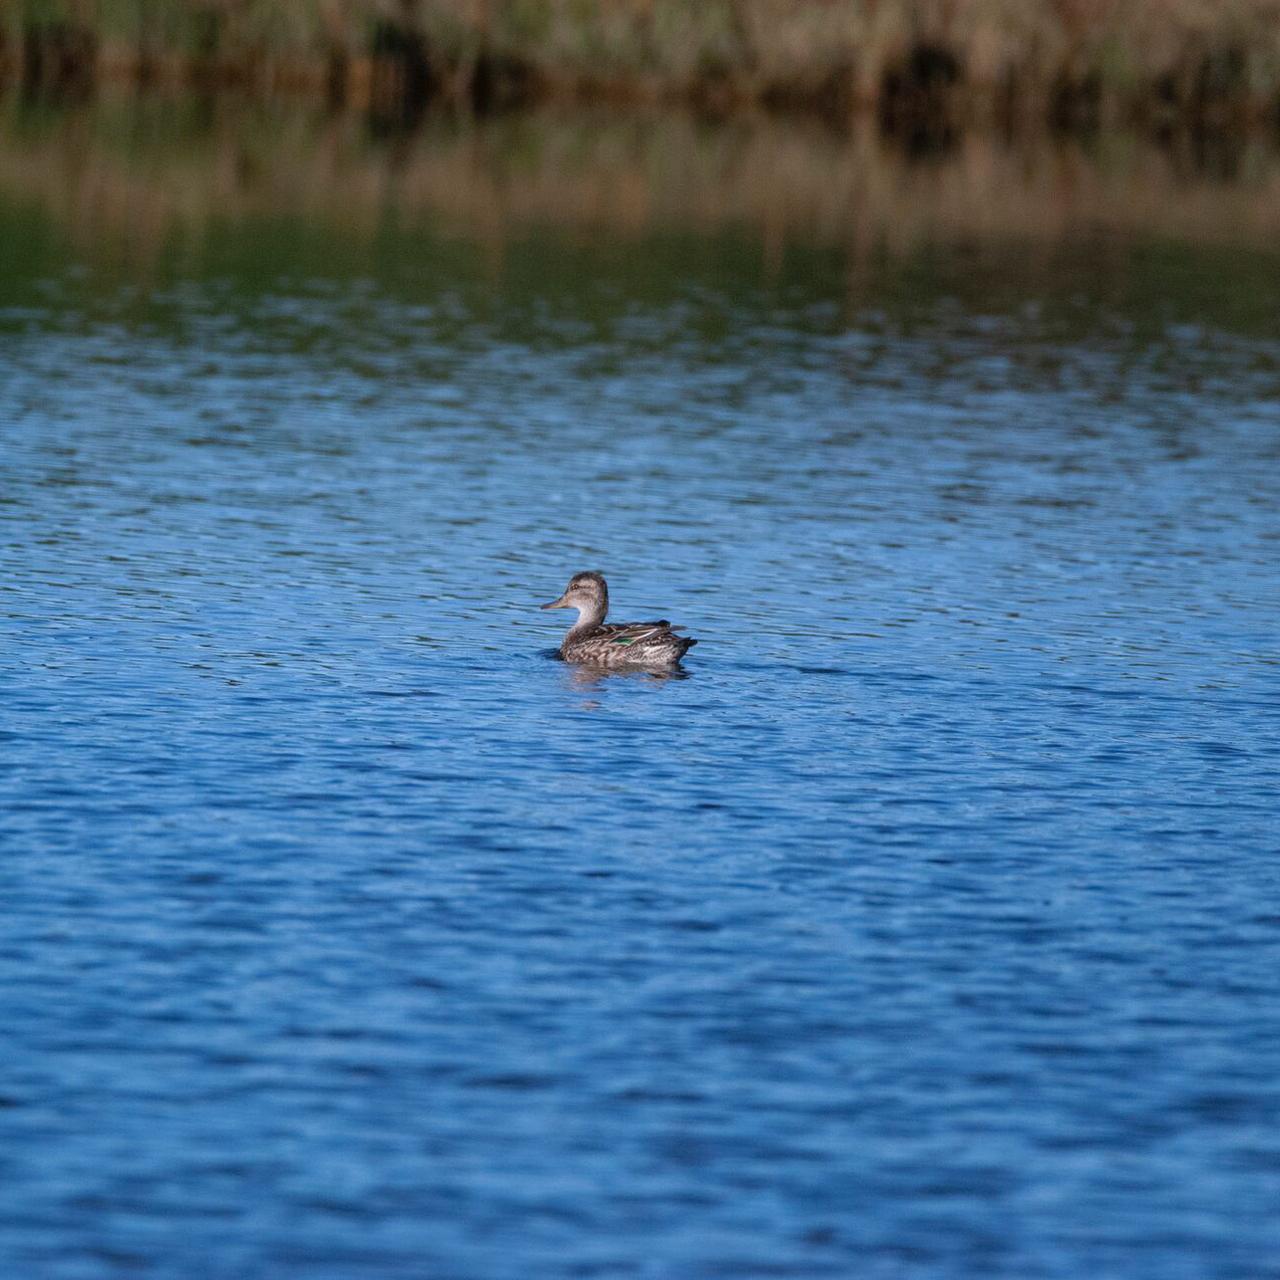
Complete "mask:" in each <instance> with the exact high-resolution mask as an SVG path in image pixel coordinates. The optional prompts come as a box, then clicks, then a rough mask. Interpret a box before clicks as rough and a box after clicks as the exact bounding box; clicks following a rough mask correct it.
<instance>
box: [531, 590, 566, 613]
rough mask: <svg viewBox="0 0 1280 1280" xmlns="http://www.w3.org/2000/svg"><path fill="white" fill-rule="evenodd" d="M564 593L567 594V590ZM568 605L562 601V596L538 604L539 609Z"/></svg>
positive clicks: (559, 607)
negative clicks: (546, 602) (547, 602)
mask: <svg viewBox="0 0 1280 1280" xmlns="http://www.w3.org/2000/svg"><path fill="white" fill-rule="evenodd" d="M565 595H568V592H565ZM568 607H569V606H568V605H567V604H565V602H564V596H561V597H560V599H559V600H552V601H551V602H550V603H549V604H540V605H539V606H538V608H539V609H567V608H568Z"/></svg>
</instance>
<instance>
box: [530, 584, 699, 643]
mask: <svg viewBox="0 0 1280 1280" xmlns="http://www.w3.org/2000/svg"><path fill="white" fill-rule="evenodd" d="M541 607H542V608H543V609H577V611H578V620H577V622H575V623H574V624H573V626H571V627H570V628H569V631H568V634H567V635H566V636H565V638H564V641H563V642H562V643H561V645H560V656H561V657H562V658H563V659H564V660H565V661H566V662H579V663H583V664H586V665H589V666H593V667H674V666H676V665H677V664H678V663H679V661H680V659H681V658H683V657H684V655H685V654H686V653H688V652H689V650H690V649H692V648H693V646H694V645H695V644H697V643H698V642H697V641H696V640H694V639H691V638H690V637H689V636H679V635H676V632H677V631H680V630H683V628H682V627H673V626H672V625H671V623H669V622H668V621H667V620H666V618H659V619H658V620H657V621H656V622H608V623H606V622H605V620H604V619H605V615H606V614H607V613H608V612H609V586H608V583H606V582H605V580H604V575H603V574H601V573H596V572H594V571H588V572H585V573H575V574H574V575H573V577H572V578H570V579H569V585H568V586H567V587H566V588H565V589H564V594H563V595H562V596H561V597H560V598H559V599H558V600H552V601H550V602H549V603H547V604H544V605H542V606H541Z"/></svg>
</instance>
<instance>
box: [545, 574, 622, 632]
mask: <svg viewBox="0 0 1280 1280" xmlns="http://www.w3.org/2000/svg"><path fill="white" fill-rule="evenodd" d="M542 608H544V609H577V611H578V623H579V625H581V624H583V623H586V622H589V623H590V624H591V625H592V626H595V625H597V624H599V623H600V622H601V621H603V619H604V615H605V614H606V613H608V611H609V588H608V587H607V586H606V585H605V580H604V576H603V574H599V573H575V574H574V575H573V577H572V578H570V579H569V585H568V586H567V587H565V589H564V595H562V596H561V597H560V599H559V600H552V601H550V602H549V603H547V604H544V605H543V606H542Z"/></svg>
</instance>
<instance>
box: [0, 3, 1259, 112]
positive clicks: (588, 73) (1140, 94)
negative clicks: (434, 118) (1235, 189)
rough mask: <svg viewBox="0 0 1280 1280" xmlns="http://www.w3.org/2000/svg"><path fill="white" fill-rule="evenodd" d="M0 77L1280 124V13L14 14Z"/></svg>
mask: <svg viewBox="0 0 1280 1280" xmlns="http://www.w3.org/2000/svg"><path fill="white" fill-rule="evenodd" d="M0 77H3V78H7V79H8V80H9V81H10V82H13V81H17V80H20V81H22V82H24V83H25V84H26V85H27V86H28V87H36V88H40V87H45V88H50V87H53V88H58V87H67V86H74V85H79V86H84V85H89V84H92V83H93V82H94V81H95V80H98V79H101V78H104V77H112V78H119V77H125V78H131V79H137V80H140V81H151V82H154V81H157V80H159V81H175V80H176V81H192V80H198V81H212V82H215V83H221V82H228V81H232V82H237V83H242V84H247V85H251V86H254V87H257V88H262V89H272V88H281V87H292V88H307V89H311V90H314V91H317V92H323V93H327V94H329V95H331V96H333V97H337V98H342V99H346V100H349V101H352V102H354V103H356V104H357V105H369V106H373V107H378V106H380V105H381V106H383V107H390V106H393V105H397V104H398V105H405V104H410V105H418V104H420V103H421V102H423V101H426V100H428V99H431V98H437V99H442V100H454V101H460V102H466V103H470V104H472V105H478V106H486V105H493V104H495V103H501V102H503V101H513V100H525V99H528V98H534V97H540V98H546V97H563V96H571V97H597V98H599V97H623V98H628V99H668V100H669V99H679V100H686V101H695V102H698V103H701V104H703V105H706V106H709V107H713V108H716V109H722V110H728V109H731V108H736V107H741V106H748V105H766V106H770V105H772V106H788V105H791V106H801V105H802V106H811V107H817V108H820V109H822V110H824V111H827V112H834V113H848V112H851V111H854V110H857V109H858V108H874V109H877V110H879V111H880V112H881V113H882V115H883V116H884V118H885V121H886V123H889V124H890V125H893V124H902V125H903V126H904V127H911V125H912V123H913V122H914V121H916V120H918V119H919V118H922V117H929V118H934V117H937V116H940V115H941V116H946V117H948V118H951V117H955V118H956V119H964V118H970V117H973V116H983V117H1000V118H1009V119H1012V120H1023V119H1030V120H1039V121H1048V122H1052V123H1057V124H1068V125H1070V124H1084V125H1090V124H1094V123H1107V122H1114V121H1116V120H1120V119H1127V120H1133V119H1140V120H1144V121H1151V122H1154V123H1157V124H1161V123H1166V122H1178V121H1182V122H1194V123H1209V124H1213V125H1220V126H1225V125H1236V124H1241V123H1246V122H1258V121H1270V122H1272V123H1276V122H1277V121H1280V0H9V2H8V3H7V4H6V5H5V6H4V9H3V12H2V13H0Z"/></svg>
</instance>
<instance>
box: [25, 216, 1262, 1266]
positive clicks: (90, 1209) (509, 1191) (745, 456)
mask: <svg viewBox="0 0 1280 1280" xmlns="http://www.w3.org/2000/svg"><path fill="white" fill-rule="evenodd" d="M0 222H2V224H3V227H2V229H3V230H4V231H5V232H6V234H5V235H4V236H3V240H4V242H5V243H6V244H7V245H8V246H9V249H8V251H7V252H8V256H7V258H6V264H7V266H8V267H9V268H10V269H9V270H7V271H6V275H5V280H6V282H5V283H4V284H3V285H0V387H2V388H3V406H4V408H3V433H4V434H3V455H2V456H3V475H4V484H3V492H2V493H0V625H2V626H3V634H4V648H3V655H4V656H3V659H2V660H0V681H2V684H0V690H2V696H3V708H4V710H3V730H2V739H3V753H2V755H0V762H2V765H3V774H2V775H0V776H2V781H0V794H2V795H3V814H2V816H0V838H2V840H3V848H4V857H3V860H0V894H2V900H3V902H4V903H5V912H4V923H3V926H2V927H0V982H2V983H3V988H2V989H3V997H2V1003H0V1016H2V1019H3V1024H4V1026H5V1028H6V1042H7V1046H6V1050H5V1053H4V1054H3V1056H2V1057H0V1134H2V1135H3V1141H2V1142H0V1174H2V1176H3V1180H4V1185H5V1187H6V1193H5V1195H4V1197H3V1201H2V1202H0V1258H3V1259H4V1260H5V1264H6V1265H5V1270H6V1272H7V1273H8V1274H13V1275H22V1276H40V1277H42V1280H50V1278H57V1280H62V1278H64V1277H65V1278H67V1280H81V1278H84V1280H98V1278H99V1277H113V1278H114V1277H117V1276H119V1277H123V1276H135V1275H142V1276H148V1277H157V1278H162V1280H171V1278H172V1280H179V1278H182V1280H186V1278H188V1277H191V1276H194V1275H200V1276H208V1277H218V1278H219V1280H222V1278H225V1280H231V1278H233V1277H234V1278H235V1280H251V1278H255V1277H262V1278H263V1280H282V1278H287V1277H299V1278H302V1277H306V1278H307V1280H316V1278H318V1277H326V1278H327V1277H333V1278H334V1280H337V1278H339V1277H341V1278H342V1280H350V1278H351V1277H361V1278H362V1280H365V1278H368V1280H374V1278H377V1280H384V1278H387V1280H389V1278H392V1277H406V1278H408V1277H422V1276H432V1277H458V1278H463V1280H475V1278H477V1277H486V1278H487V1277H494V1278H495V1280H496V1278H500V1277H508V1276H510V1277H516V1276H528V1275H537V1276H545V1277H558V1276H565V1277H569V1276H575V1277H588V1276H599V1277H610V1278H612V1277H622V1276H637V1277H653V1278H662V1280H666V1278H667V1277H672V1276H682V1277H683V1276H689V1277H693V1276H698V1277H702V1276H706V1277H711V1276H720V1277H726V1276H727V1277H742V1278H754V1277H761V1276H772V1275H778V1276H796V1277H805V1278H808V1277H818V1276H833V1277H849V1276H854V1275H856V1276H859V1277H884V1278H889V1277H893V1278H894V1280H898V1278H901V1277H913V1278H914V1277H920V1278H921V1280H924V1278H926V1277H927V1278H929V1280H935V1278H937V1277H974V1278H975V1280H977V1278H979V1277H980V1278H982V1280H994V1278H997V1277H1009V1278H1011V1280H1012V1278H1014V1277H1016V1278H1018V1280H1028V1278H1030V1277H1052V1278H1059V1277H1075V1276H1083V1275H1109V1276H1110V1275H1114V1276H1125V1277H1126V1278H1128V1280H1140V1278H1143V1277H1151V1280H1156V1278H1159V1280H1171V1278H1177V1277H1196V1278H1197V1280H1203V1278H1205V1277H1214V1278H1217V1280H1257V1278H1258V1277H1262V1276H1267V1275H1272V1274H1276V1273H1275V1267H1276V1258H1277V1257H1280V1230H1278V1228H1277V1221H1280V1219H1278V1218H1277V1208H1278V1207H1280V1139H1278V1138H1277V1129H1276V1116H1277V1108H1278V1105H1280V1086H1277V1083H1276V1081H1277V1079H1278V1078H1280V1077H1278V1074H1277V1068H1280V1008H1278V1006H1277V1001H1276V996H1275V974H1276V973H1277V972H1280V905H1278V904H1280V873H1278V872H1277V863H1276V855H1277V824H1276V812H1275V811H1276V800H1275V797H1276V789H1277V783H1278V782H1280V736H1278V735H1277V730H1276V713H1277V709H1278V706H1277V697H1276V679H1277V675H1278V674H1280V672H1278V668H1277V652H1276V627H1277V622H1278V621H1280V610H1278V608H1277V600H1280V594H1278V592H1277V585H1278V584H1277V573H1276V567H1275V566H1276V563H1277V560H1278V558H1280V531H1278V530H1277V524H1276V510H1277V500H1278V499H1280V494H1278V493H1277V481H1276V476H1277V464H1278V463H1280V411H1278V410H1277V407H1276V404H1277V401H1276V393H1277V390H1280V340H1278V339H1277V337H1276V333H1275V330H1274V328H1273V327H1271V326H1272V323H1273V321H1274V319H1275V317H1276V316H1277V315H1278V314H1280V309H1278V304H1280V289H1278V288H1277V286H1276V284H1275V281H1277V280H1280V274H1277V273H1276V272H1275V270H1274V267H1275V265H1276V264H1275V262H1274V260H1273V259H1272V258H1269V257H1267V256H1266V255H1265V254H1263V255H1262V256H1261V257H1260V256H1258V251H1254V250H1246V249H1243V248H1238V249H1234V250H1229V249H1227V250H1224V249H1219V250H1215V251H1213V252H1212V253H1210V252H1208V251H1200V250H1195V249H1192V248H1189V247H1187V246H1186V245H1185V244H1183V245H1178V244H1170V243H1165V242H1157V241H1150V242H1142V243H1138V242H1125V243H1123V244H1116V243H1114V242H1111V241H1107V242H1097V243H1083V244H1080V245H1078V246H1076V247H1075V248H1071V249H1062V250H1055V251H1054V252H1053V253H1052V254H1049V255H1048V256H1047V258H1046V256H1045V255H1044V254H1042V253H1040V254H1031V253H1028V251H1027V248H1026V246H1020V245H1018V244H1016V243H1011V244H1008V245H1006V246H1005V247H1004V248H1002V249H1001V250H1000V252H998V253H994V252H989V251H987V250H984V251H982V252H978V253H975V252H974V251H973V250H972V247H968V248H966V247H965V246H956V245H952V246H947V245H939V246H934V247H933V248H932V249H930V250H928V251H922V252H920V253H914V254H912V255H910V256H908V257H906V258H903V259H896V260H893V261H890V262H883V263H880V264H879V265H878V266H876V267H874V269H872V270H870V271H867V270H862V271H860V272H859V273H858V274H857V277H856V284H851V278H852V277H851V274H850V270H849V263H848V262H847V261H845V260H844V259H843V258H842V257H841V256H840V254H839V253H838V252H836V251H835V250H832V249H831V248H829V247H826V248H824V247H821V246H806V245H804V244H790V245H788V246H787V248H786V251H785V252H784V253H783V254H782V255H781V257H780V258H777V257H774V258H772V259H771V258H769V256H768V255H762V254H761V253H760V246H759V244H758V243H756V242H755V241H753V240H752V239H751V237H750V236H742V235H735V234H734V233H733V232H732V231H729V230H719V231H715V232H711V231H707V230H706V229H696V230H693V231H690V232H689V233H687V234H684V235H681V234H677V233H676V232H673V231H663V232H654V233H652V234H646V235H641V236H639V237H638V238H637V237H636V236H635V235H633V234H628V235H625V236H620V237H610V236H606V235H601V236H599V237H594V238H591V239H589V240H587V241H584V240H583V239H582V238H581V237H578V236H574V235H563V234H559V233H557V232H556V231H554V230H551V229H543V230H541V231H530V230H526V231H524V232H522V233H521V234H520V235H518V236H515V237H514V238H511V239H510V240H508V241H507V242H506V243H505V245H504V249H503V253H502V254H501V256H500V258H499V259H497V260H495V258H494V256H493V252H492V244H491V242H489V241H488V240H485V239H483V238H482V239H481V240H480V241H472V240H470V239H468V238H467V237H465V236H461V237H460V236H458V235H444V234H441V233H438V232H436V231H433V230H432V228H431V227H429V226H426V225H423V224H421V223H419V222H414V223H413V224H412V225H397V224H396V223H395V222H394V221H392V222H391V223H390V224H389V225H387V226H386V227H384V228H382V229H381V230H380V231H379V232H378V233H377V235H376V236H374V237H373V238H372V239H369V238H363V239H361V238H357V241H356V242H355V243H354V244H353V243H352V242H351V241H350V240H349V239H346V238H344V237H343V236H342V235H341V234H338V233H336V232H335V231H333V230H332V229H327V230H322V229H317V228H316V227H315V226H314V225H313V224H310V223H307V222H304V221H300V220H297V219H292V218H291V219H283V220H272V219H270V218H251V219H249V220H247V221H245V220H239V221H237V222H236V223H235V224H234V225H232V226H229V227H223V228H220V227H219V225H218V224H217V222H216V220H215V222H214V223H213V225H212V226H211V228H210V229H208V230H207V233H206V234H205V235H204V236H203V237H202V238H201V239H200V240H199V241H198V243H195V244H194V245H193V244H192V243H191V242H188V241H183V242H181V243H180V244H179V245H178V246H177V247H171V249H170V250H165V251H164V252H162V253H160V254H159V255H158V256H153V257H152V258H151V259H150V260H149V261H148V262H147V264H146V266H145V268H143V267H135V268H128V267H124V268H122V267H121V265H120V263H119V261H118V260H117V259H114V258H111V259H109V260H104V258H102V257H100V256H98V255H96V254H95V253H94V252H93V251H92V249H91V248H87V247H84V246H83V245H82V247H80V248H72V247H71V246H70V244H69V242H68V240H67V238H66V235H65V229H64V228H63V227H62V226H61V225H60V224H59V223H58V222H57V220H56V219H55V218H52V217H51V216H50V214H49V213H48V211H47V209H46V208H45V207H43V206H41V205H40V204H39V203H38V202H37V203H36V204H23V203H21V202H14V203H12V204H9V205H6V206H5V207H4V209H3V212H2V213H0ZM1103 263H1105V264H1107V270H1105V271H1103V270H1101V269H1100V267H1099V264H1103ZM1236 281H1248V282H1249V284H1250V287H1249V289H1248V290H1247V294H1248V296H1247V297H1244V296H1242V292H1243V291H1241V290H1239V289H1238V288H1237V287H1236V283H1235V282H1236ZM583 568H599V569H602V570H603V571H605V572H606V573H607V575H608V576H609V579H610V583H611V586H612V593H613V597H614V602H615V613H616V615H617V616H618V617H620V618H625V617H626V616H628V615H631V616H636V617H645V616H653V615H654V614H655V613H659V614H661V616H669V617H671V618H673V619H675V620H677V621H679V622H682V623H685V624H687V625H688V626H689V628H690V630H691V632H692V634H694V635H696V636H697V637H698V638H699V639H700V641H701V643H700V645H699V647H698V648H697V649H695V650H694V651H693V652H692V653H691V654H690V656H689V658H688V660H687V662H686V673H685V676H684V678H676V679H665V680H663V679H656V678H653V677H651V676H646V675H632V676H621V677H609V678H592V677H590V676H587V675H584V674H583V673H582V672H580V671H575V670H573V669H570V668H568V667H566V666H565V665H564V664H562V663H559V662H558V661H556V660H554V658H553V657H552V654H553V651H554V646H555V644H556V643H557V639H558V632H557V625H558V623H559V622H560V621H561V619H562V616H563V615H554V614H553V615H548V614H543V613H539V612H538V611H537V610H536V608H535V607H534V606H535V605H536V604H537V603H538V602H540V601H543V600H547V599H550V598H552V597H553V596H555V595H557V594H558V593H559V592H560V590H561V589H562V588H563V586H564V583H565V581H566V580H567V578H568V576H569V574H570V573H571V572H573V571H575V570H578V569H583Z"/></svg>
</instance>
